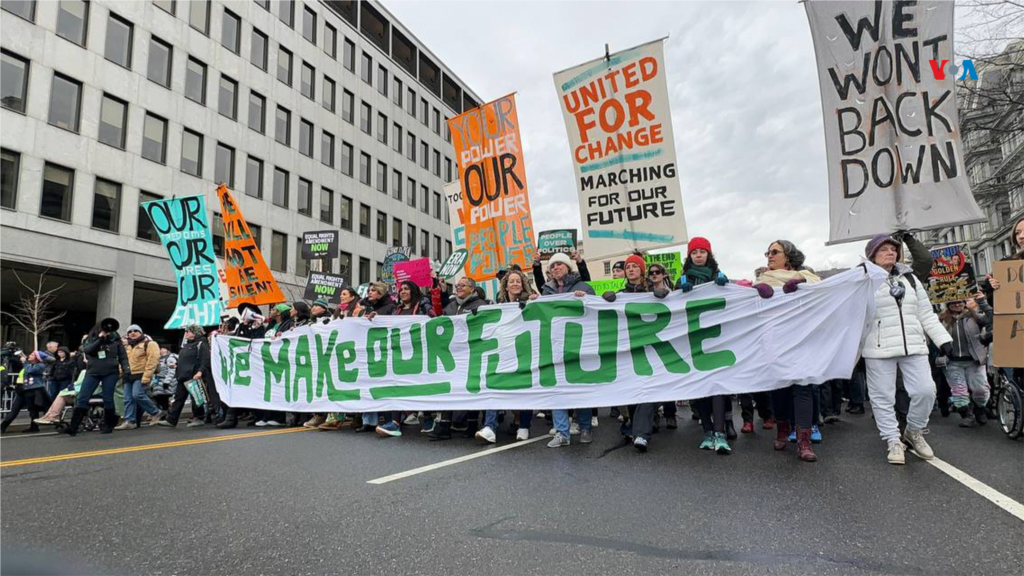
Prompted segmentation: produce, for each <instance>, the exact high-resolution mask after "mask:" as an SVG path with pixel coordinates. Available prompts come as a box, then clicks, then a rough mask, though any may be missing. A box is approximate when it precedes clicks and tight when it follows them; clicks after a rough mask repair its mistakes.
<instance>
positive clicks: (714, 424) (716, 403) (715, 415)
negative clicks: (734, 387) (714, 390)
mask: <svg viewBox="0 0 1024 576" xmlns="http://www.w3.org/2000/svg"><path fill="white" fill-rule="evenodd" d="M729 403H730V402H729V397H728V396H712V397H710V398H701V399H699V400H697V413H698V414H700V427H701V428H703V429H704V431H705V432H725V406H726V404H729Z"/></svg>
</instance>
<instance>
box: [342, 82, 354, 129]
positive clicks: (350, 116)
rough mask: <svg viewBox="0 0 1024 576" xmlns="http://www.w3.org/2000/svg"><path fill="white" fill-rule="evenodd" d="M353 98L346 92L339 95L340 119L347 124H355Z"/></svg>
mask: <svg viewBox="0 0 1024 576" xmlns="http://www.w3.org/2000/svg"><path fill="white" fill-rule="evenodd" d="M355 98H356V97H355V96H354V95H353V94H352V93H351V92H349V91H348V90H345V91H344V92H342V94H341V119H342V120H344V121H345V122H348V123H349V124H352V123H354V122H355V106H356V99H355Z"/></svg>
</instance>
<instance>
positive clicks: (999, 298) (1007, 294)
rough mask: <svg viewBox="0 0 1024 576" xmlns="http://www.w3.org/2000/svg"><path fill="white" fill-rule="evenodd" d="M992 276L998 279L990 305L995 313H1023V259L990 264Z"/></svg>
mask: <svg viewBox="0 0 1024 576" xmlns="http://www.w3.org/2000/svg"><path fill="white" fill-rule="evenodd" d="M992 277H993V278H995V279H996V280H998V281H999V284H1000V286H999V290H996V291H995V296H994V299H995V302H993V303H992V306H993V307H994V309H995V312H996V314H1024V260H1007V261H1004V262H995V263H994V264H992Z"/></svg>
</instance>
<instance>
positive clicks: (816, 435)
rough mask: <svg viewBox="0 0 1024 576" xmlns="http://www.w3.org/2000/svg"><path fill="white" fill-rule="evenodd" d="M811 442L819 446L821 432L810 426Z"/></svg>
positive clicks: (816, 427) (815, 426)
mask: <svg viewBox="0 0 1024 576" xmlns="http://www.w3.org/2000/svg"><path fill="white" fill-rule="evenodd" d="M811 442H813V443H815V444H821V430H818V426H817V425H814V426H811Z"/></svg>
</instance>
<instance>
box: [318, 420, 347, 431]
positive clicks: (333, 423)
mask: <svg viewBox="0 0 1024 576" xmlns="http://www.w3.org/2000/svg"><path fill="white" fill-rule="evenodd" d="M316 429H317V430H327V431H328V432H330V431H332V430H341V420H338V419H337V418H335V419H334V420H330V419H328V420H327V422H324V423H323V424H321V425H319V426H317V427H316Z"/></svg>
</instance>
